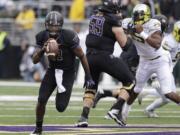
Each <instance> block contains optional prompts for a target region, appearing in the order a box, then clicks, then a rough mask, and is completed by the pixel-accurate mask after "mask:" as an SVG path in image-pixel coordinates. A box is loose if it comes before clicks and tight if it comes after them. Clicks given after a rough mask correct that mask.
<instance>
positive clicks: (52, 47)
mask: <svg viewBox="0 0 180 135" xmlns="http://www.w3.org/2000/svg"><path fill="white" fill-rule="evenodd" d="M58 53H59V46H58V43H57V41H56V40H55V39H49V40H48V41H47V47H46V54H47V57H48V58H49V59H50V60H56V57H57V55H58Z"/></svg>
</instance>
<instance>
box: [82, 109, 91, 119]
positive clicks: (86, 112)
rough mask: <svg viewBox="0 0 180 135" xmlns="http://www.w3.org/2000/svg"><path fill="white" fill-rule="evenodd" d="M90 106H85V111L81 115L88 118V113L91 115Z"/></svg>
mask: <svg viewBox="0 0 180 135" xmlns="http://www.w3.org/2000/svg"><path fill="white" fill-rule="evenodd" d="M89 110H90V109H89V107H83V111H82V114H81V116H83V117H84V118H86V119H88V115H89Z"/></svg>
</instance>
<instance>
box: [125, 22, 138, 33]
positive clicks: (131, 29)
mask: <svg viewBox="0 0 180 135" xmlns="http://www.w3.org/2000/svg"><path fill="white" fill-rule="evenodd" d="M135 32H136V29H135V25H134V23H132V22H130V23H128V26H127V33H129V34H133V33H135Z"/></svg>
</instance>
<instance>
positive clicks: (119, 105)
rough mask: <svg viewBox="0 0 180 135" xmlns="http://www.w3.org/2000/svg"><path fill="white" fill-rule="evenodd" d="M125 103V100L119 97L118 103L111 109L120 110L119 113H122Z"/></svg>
mask: <svg viewBox="0 0 180 135" xmlns="http://www.w3.org/2000/svg"><path fill="white" fill-rule="evenodd" d="M124 103H125V100H124V99H122V98H120V97H119V98H118V101H117V102H116V103H115V104H114V105H113V106H112V107H111V109H117V110H119V112H121V111H122V108H123V105H124Z"/></svg>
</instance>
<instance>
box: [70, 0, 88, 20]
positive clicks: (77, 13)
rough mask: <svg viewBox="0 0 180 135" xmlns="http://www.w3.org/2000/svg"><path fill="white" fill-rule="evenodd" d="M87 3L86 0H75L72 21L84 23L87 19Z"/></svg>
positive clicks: (72, 7) (71, 13) (71, 15)
mask: <svg viewBox="0 0 180 135" xmlns="http://www.w3.org/2000/svg"><path fill="white" fill-rule="evenodd" d="M84 10H85V1H84V0H74V1H73V3H72V6H71V8H70V14H69V18H70V19H71V20H72V21H82V20H84V18H85V13H84Z"/></svg>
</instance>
